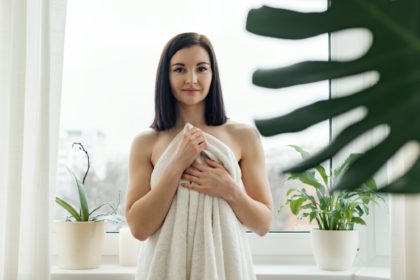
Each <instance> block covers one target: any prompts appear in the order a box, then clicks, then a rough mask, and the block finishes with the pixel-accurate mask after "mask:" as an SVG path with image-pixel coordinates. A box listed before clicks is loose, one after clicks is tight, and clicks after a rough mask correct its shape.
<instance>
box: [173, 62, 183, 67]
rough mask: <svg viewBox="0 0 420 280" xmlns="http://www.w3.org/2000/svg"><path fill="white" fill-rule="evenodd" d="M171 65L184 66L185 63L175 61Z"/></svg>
mask: <svg viewBox="0 0 420 280" xmlns="http://www.w3.org/2000/svg"><path fill="white" fill-rule="evenodd" d="M171 66H185V64H184V63H181V62H177V63H174V64H171Z"/></svg>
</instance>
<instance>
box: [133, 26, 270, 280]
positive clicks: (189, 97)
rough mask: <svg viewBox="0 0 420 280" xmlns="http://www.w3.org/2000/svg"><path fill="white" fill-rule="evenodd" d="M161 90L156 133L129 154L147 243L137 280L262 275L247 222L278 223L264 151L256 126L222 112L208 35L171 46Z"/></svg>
mask: <svg viewBox="0 0 420 280" xmlns="http://www.w3.org/2000/svg"><path fill="white" fill-rule="evenodd" d="M155 94H156V96H155V119H154V122H153V124H152V126H151V127H152V130H150V131H147V132H143V133H141V134H139V135H138V136H136V137H135V139H134V140H133V143H132V147H131V153H130V167H129V187H128V193H127V198H126V218H127V222H128V224H129V226H130V229H131V232H132V234H133V235H134V236H135V237H136V238H137V239H139V240H146V239H148V240H147V242H146V246H144V250H143V251H142V252H141V254H140V256H139V271H138V274H137V279H153V280H156V279H175V280H178V279H229V280H235V279H237V280H244V279H255V274H254V272H253V269H252V261H251V256H250V253H249V248H248V244H247V243H246V240H245V239H244V238H243V236H244V231H243V228H241V226H242V225H243V226H244V227H246V228H249V229H250V230H252V231H253V232H255V233H257V234H259V235H261V236H262V235H264V234H266V233H267V232H268V231H269V229H270V226H271V220H272V198H271V193H270V189H269V186H268V182H267V178H266V170H265V163H264V154H263V149H262V145H261V142H260V139H259V135H258V133H257V131H256V130H255V129H254V128H252V127H250V126H248V125H245V124H240V123H236V122H233V121H231V120H228V118H227V117H226V115H225V110H224V104H223V98H222V92H221V85H220V79H219V71H218V66H217V62H216V57H215V54H214V51H213V47H212V45H211V43H210V41H209V40H208V39H207V37H205V36H203V35H200V34H196V33H183V34H179V35H177V36H175V37H174V38H172V39H171V40H170V41H169V42H168V43H167V45H166V46H165V48H164V50H163V53H162V56H161V58H160V62H159V67H158V71H157V79H156V93H155ZM186 124H188V125H186ZM220 151H222V152H220ZM225 155H227V157H225ZM229 157H230V158H231V159H232V160H231V162H229ZM199 158H200V159H201V160H198V159H199ZM235 168H237V170H238V172H239V173H238V172H236V173H235V170H236V169H235ZM155 173H156V174H158V175H156V174H155ZM234 173H235V174H236V175H235V174H234ZM238 174H239V175H238ZM241 174H242V175H241ZM155 175H156V176H155ZM232 217H233V220H234V221H233V220H232ZM229 219H230V220H229ZM236 228H238V229H240V233H239V234H238V233H237V232H238V231H237V230H236ZM244 271H245V272H244Z"/></svg>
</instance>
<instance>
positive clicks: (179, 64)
mask: <svg viewBox="0 0 420 280" xmlns="http://www.w3.org/2000/svg"><path fill="white" fill-rule="evenodd" d="M203 64H207V65H210V63H209V62H205V61H202V62H198V63H197V66H198V65H203ZM173 66H185V64H184V63H182V62H177V63H174V64H171V67H173Z"/></svg>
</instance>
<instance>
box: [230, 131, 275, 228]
mask: <svg viewBox="0 0 420 280" xmlns="http://www.w3.org/2000/svg"><path fill="white" fill-rule="evenodd" d="M237 136H239V138H238V139H246V141H243V140H242V142H241V147H242V148H241V161H240V162H239V164H240V167H241V171H242V181H243V183H244V186H245V190H246V193H244V192H242V191H240V189H239V188H238V187H237V186H236V187H235V188H229V189H230V190H231V192H230V194H229V195H227V196H226V201H227V202H228V203H229V205H230V206H231V207H232V209H233V211H234V212H235V214H236V216H237V217H238V219H239V220H240V221H241V222H242V223H243V224H244V225H246V226H247V227H248V228H249V229H250V230H252V231H253V232H255V233H257V234H259V235H260V236H262V235H265V234H266V233H267V232H268V231H269V230H270V228H271V223H272V219H273V202H272V195H271V190H270V187H269V184H268V179H267V172H266V168H265V157H264V150H263V148H262V144H261V140H260V137H259V134H258V132H257V131H256V130H255V129H254V128H251V127H246V128H242V129H241V130H240V131H239V132H238V135H237ZM238 141H240V140H238Z"/></svg>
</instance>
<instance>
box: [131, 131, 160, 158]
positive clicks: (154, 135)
mask: <svg viewBox="0 0 420 280" xmlns="http://www.w3.org/2000/svg"><path fill="white" fill-rule="evenodd" d="M159 136H160V132H159V131H156V130H153V129H148V130H145V131H142V132H140V133H138V134H137V135H136V136H134V138H133V141H132V144H131V153H132V154H133V153H134V154H139V153H142V154H144V153H146V154H151V152H152V151H153V147H154V143H156V142H157V140H158V139H159Z"/></svg>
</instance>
